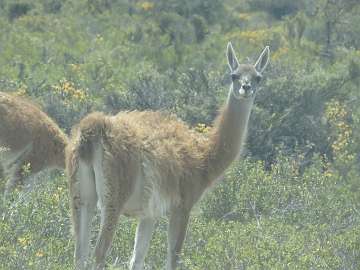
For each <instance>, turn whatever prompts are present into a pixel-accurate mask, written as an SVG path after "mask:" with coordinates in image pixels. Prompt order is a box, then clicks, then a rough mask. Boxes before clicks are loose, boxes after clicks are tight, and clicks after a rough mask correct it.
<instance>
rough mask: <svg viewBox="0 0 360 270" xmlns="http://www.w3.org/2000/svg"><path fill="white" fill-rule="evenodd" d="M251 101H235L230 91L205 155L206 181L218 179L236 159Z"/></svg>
mask: <svg viewBox="0 0 360 270" xmlns="http://www.w3.org/2000/svg"><path fill="white" fill-rule="evenodd" d="M252 105H253V99H252V98H250V99H237V98H235V97H234V95H233V94H232V90H231V89H230V92H229V95H228V99H227V102H226V104H225V106H224V108H223V109H222V111H221V113H220V115H219V116H218V118H217V120H216V122H215V126H214V130H213V132H212V134H211V137H210V145H209V149H208V153H207V159H206V160H207V164H206V165H207V166H206V168H207V174H206V175H207V178H208V179H207V181H208V182H212V181H215V180H216V179H217V178H219V177H220V176H221V175H222V174H223V173H224V171H225V170H226V169H227V168H228V167H229V165H230V164H231V163H232V162H233V161H234V160H235V159H236V158H237V157H238V155H239V154H240V150H241V147H242V144H243V141H244V139H245V137H246V129H247V125H248V122H249V117H250V112H251V108H252Z"/></svg>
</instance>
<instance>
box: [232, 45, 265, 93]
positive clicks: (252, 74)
mask: <svg viewBox="0 0 360 270" xmlns="http://www.w3.org/2000/svg"><path fill="white" fill-rule="evenodd" d="M269 57H270V49H269V47H265V49H264V50H263V51H262V53H261V54H260V56H259V58H258V60H257V61H256V62H255V64H254V65H250V64H239V61H238V60H237V58H236V55H235V52H234V49H233V47H232V45H231V43H230V42H229V43H228V46H227V59H228V65H229V68H230V74H231V80H232V83H231V91H232V93H233V94H234V96H235V97H236V98H238V99H248V98H253V97H255V92H256V87H257V85H258V84H259V82H260V81H261V77H262V73H263V71H264V70H265V68H266V66H267V64H268V62H269Z"/></svg>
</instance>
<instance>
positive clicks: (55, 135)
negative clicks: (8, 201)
mask: <svg viewBox="0 0 360 270" xmlns="http://www.w3.org/2000/svg"><path fill="white" fill-rule="evenodd" d="M66 144H67V137H66V135H65V134H64V133H63V132H62V131H61V129H60V128H59V127H58V126H57V124H56V123H55V122H54V121H53V120H51V119H50V118H49V117H48V116H47V115H46V114H45V113H44V112H42V111H41V110H40V109H39V108H38V107H37V106H35V105H34V104H32V103H30V102H29V101H27V100H25V99H24V98H20V97H16V96H14V95H11V94H6V93H3V92H0V146H2V147H5V148H6V149H7V151H5V153H4V154H3V156H4V159H5V168H4V169H5V172H7V174H10V175H8V176H9V177H10V179H9V181H8V184H7V187H6V188H7V191H10V190H11V189H12V188H13V187H14V186H15V185H16V184H17V183H19V182H22V180H23V172H22V168H23V166H28V167H29V169H30V174H35V173H37V172H39V171H41V170H43V169H46V168H60V169H64V168H65V146H66Z"/></svg>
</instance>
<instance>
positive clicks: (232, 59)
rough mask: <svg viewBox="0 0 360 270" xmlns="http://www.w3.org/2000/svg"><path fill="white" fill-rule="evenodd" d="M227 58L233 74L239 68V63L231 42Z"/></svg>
mask: <svg viewBox="0 0 360 270" xmlns="http://www.w3.org/2000/svg"><path fill="white" fill-rule="evenodd" d="M226 56H227V59H228V65H229V68H230V70H231V72H233V71H235V70H236V69H237V68H238V67H239V61H238V60H237V58H236V54H235V52H234V49H233V46H232V45H231V42H229V43H228V45H227V50H226Z"/></svg>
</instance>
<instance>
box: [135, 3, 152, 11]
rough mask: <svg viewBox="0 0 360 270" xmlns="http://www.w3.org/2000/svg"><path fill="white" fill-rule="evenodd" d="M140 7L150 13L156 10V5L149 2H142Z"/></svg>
mask: <svg viewBox="0 0 360 270" xmlns="http://www.w3.org/2000/svg"><path fill="white" fill-rule="evenodd" d="M139 6H140V8H141V9H142V10H144V11H150V10H152V9H153V8H154V6H155V4H154V3H152V2H149V1H145V2H140V3H139Z"/></svg>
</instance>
